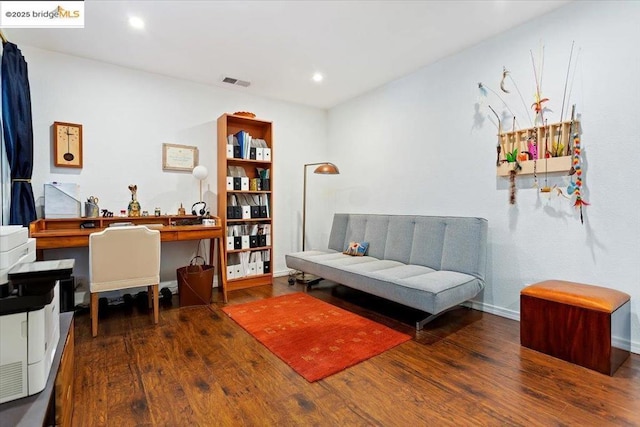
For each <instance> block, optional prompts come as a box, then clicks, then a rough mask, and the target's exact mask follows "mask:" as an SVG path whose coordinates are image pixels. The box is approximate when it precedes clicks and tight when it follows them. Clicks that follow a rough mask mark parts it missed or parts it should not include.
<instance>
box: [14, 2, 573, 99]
mask: <svg viewBox="0 0 640 427" xmlns="http://www.w3.org/2000/svg"><path fill="white" fill-rule="evenodd" d="M567 2H568V1H567V0H547V1H539V0H534V1H528V0H484V1H473V0H470V1H462V0H456V1H451V0H450V1H435V0H431V1H364V0H360V1H292V0H291V1H204V0H201V1H169V0H163V1H160V0H146V1H144V0H143V1H104V0H86V1H85V28H84V29H14V28H12V29H5V30H4V32H5V34H6V36H7V38H8V39H9V40H10V41H12V42H14V43H16V44H17V45H18V46H20V45H21V44H24V45H28V46H34V47H38V48H42V49H47V50H52V51H56V52H61V53H66V54H69V55H75V56H79V57H84V58H91V59H95V60H99V61H104V62H108V63H112V64H118V65H121V66H124V67H129V68H134V69H138V70H144V71H149V72H153V73H158V74H162V75H166V76H172V77H176V78H180V79H185V80H190V81H194V82H199V83H205V84H209V85H215V86H220V87H225V88H228V89H230V90H237V91H242V92H247V93H250V94H253V95H258V96H263V97H267V98H271V99H277V100H283V101H290V102H294V103H298V104H304V105H309V106H314V107H320V108H330V107H333V106H335V105H337V104H339V103H341V102H343V101H346V100H348V99H350V98H353V97H355V96H358V95H360V94H362V93H364V92H367V91H369V90H371V89H373V88H376V87H378V86H380V85H383V84H385V83H387V82H389V81H391V80H394V79H396V78H398V77H401V76H404V75H406V74H409V73H411V72H413V71H415V70H417V69H419V68H421V67H424V66H425V65H428V64H430V63H433V62H435V61H438V60H439V59H441V58H443V57H446V56H448V55H452V54H455V53H457V52H459V51H461V50H463V49H465V48H467V47H469V46H472V45H474V44H477V43H479V42H481V41H482V40H484V39H487V38H489V37H492V36H494V35H496V34H498V33H500V32H503V31H505V30H507V29H509V28H512V27H514V26H517V25H519V24H521V23H523V22H525V21H527V20H530V19H532V18H534V17H537V16H540V15H542V14H544V13H547V12H549V11H551V10H553V9H556V8H558V7H560V6H562V5H563V4H565V3H567ZM132 15H135V16H139V17H140V18H142V19H144V21H145V22H146V27H145V29H144V30H142V31H139V30H134V29H133V28H131V27H129V25H128V22H127V21H128V17H129V16H132ZM27 60H28V58H27ZM316 71H319V72H322V73H323V74H324V75H325V80H324V81H323V82H322V83H321V84H316V83H314V82H312V81H311V76H312V74H313V73H314V72H316ZM225 76H229V77H234V78H238V79H241V80H247V81H250V82H251V86H250V87H248V88H243V87H239V86H231V85H229V84H226V83H221V80H222V78H223V77H225Z"/></svg>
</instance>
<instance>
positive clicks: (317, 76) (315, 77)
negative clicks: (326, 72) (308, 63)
mask: <svg viewBox="0 0 640 427" xmlns="http://www.w3.org/2000/svg"><path fill="white" fill-rule="evenodd" d="M311 79H312V80H313V81H314V82H316V83H320V82H321V81H322V80H323V79H324V76H323V75H322V74H320V73H314V74H313V77H311Z"/></svg>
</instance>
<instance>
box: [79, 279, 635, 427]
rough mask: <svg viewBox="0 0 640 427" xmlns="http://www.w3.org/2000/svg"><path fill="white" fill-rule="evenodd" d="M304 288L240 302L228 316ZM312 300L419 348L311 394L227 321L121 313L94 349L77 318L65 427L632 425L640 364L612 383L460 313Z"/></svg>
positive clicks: (267, 291)
mask: <svg viewBox="0 0 640 427" xmlns="http://www.w3.org/2000/svg"><path fill="white" fill-rule="evenodd" d="M301 290H303V287H302V286H301V285H295V286H291V287H289V286H287V285H286V278H277V279H276V280H275V281H274V285H273V286H262V287H256V288H251V289H247V290H238V291H235V292H234V295H233V298H232V299H231V302H230V304H238V303H241V302H248V301H254V300H257V299H261V298H267V297H270V296H273V295H282V294H286V293H290V292H299V291H301ZM309 294H310V295H312V296H314V297H317V298H320V299H322V300H324V301H327V302H330V303H332V304H334V305H336V306H339V307H341V308H344V309H347V310H350V311H353V312H355V313H357V314H360V315H362V316H365V317H367V318H370V319H372V320H374V321H377V322H380V323H382V324H384V325H386V326H388V327H391V328H393V329H396V330H398V331H400V332H404V333H407V334H410V335H411V336H413V337H414V339H413V340H411V341H408V342H406V343H404V344H403V345H401V346H398V347H395V348H393V349H391V350H389V351H387V352H385V353H383V354H381V355H378V356H376V357H374V358H372V359H369V360H367V361H365V362H362V363H360V364H358V365H356V366H354V367H351V368H349V369H347V370H345V371H343V372H340V373H337V374H335V375H332V376H330V377H327V378H325V379H323V380H320V381H318V382H315V383H308V382H307V381H306V380H305V379H303V378H302V377H301V376H299V375H297V374H296V373H295V372H294V371H293V370H292V369H291V368H289V367H288V366H287V365H286V364H285V363H284V362H282V361H281V360H280V359H278V358H277V357H276V356H275V355H273V354H272V353H271V352H269V351H268V350H267V349H266V348H264V347H263V346H262V345H261V344H260V343H258V342H257V341H256V340H255V339H254V338H252V337H251V336H250V335H249V334H248V333H246V332H245V331H244V330H243V329H241V328H240V327H239V326H238V325H237V324H236V323H235V322H234V321H233V320H231V319H230V318H228V317H227V316H226V315H225V314H224V313H222V311H221V307H222V306H223V303H222V302H221V301H222V294H221V293H217V294H215V295H214V300H216V302H214V303H213V304H211V306H210V307H209V308H207V307H205V306H194V307H186V308H178V303H177V298H174V300H175V301H174V304H173V307H171V308H161V309H160V320H159V324H158V325H153V324H151V323H150V322H149V318H148V314H146V313H138V312H137V311H136V310H134V311H133V313H132V314H125V313H120V312H119V313H116V314H115V315H113V316H111V315H110V316H108V317H107V318H105V319H104V320H103V319H101V320H100V327H101V331H100V335H99V336H98V337H97V338H91V331H90V329H91V328H90V321H89V316H88V314H80V315H78V316H77V317H76V330H75V332H76V354H75V356H76V375H77V376H76V379H75V393H74V396H75V409H74V413H73V425H76V426H102V425H105V426H106V425H109V426H111V425H115V426H119V427H120V426H133V425H154V426H156V425H158V426H165V425H166V426H178V425H221V426H227V425H228V426H237V425H248V426H249V425H251V426H252V425H260V426H263V425H278V426H281V425H287V426H289V425H296V426H297V425H318V426H324V425H331V426H334V425H345V426H346V425H348V426H365V425H366V426H371V425H379V426H382V425H384V426H407V425H438V426H440V425H442V426H448V425H451V426H454V425H455V426H459V425H527V426H531V425H533V426H536V425H568V424H571V425H598V426H602V425H640V356H638V355H635V354H632V355H631V357H630V358H629V359H627V360H626V362H625V363H624V364H623V365H622V366H621V367H620V368H619V369H618V370H617V371H616V373H615V375H614V376H612V377H609V376H605V375H602V374H600V373H598V372H595V371H592V370H589V369H586V368H583V367H580V366H577V365H574V364H571V363H568V362H565V361H562V360H559V359H556V358H554V357H551V356H548V355H545V354H542V353H539V352H537V351H533V350H530V349H528V348H525V347H521V346H520V342H519V340H520V330H519V323H518V322H515V321H512V320H508V319H504V318H501V317H497V316H493V315H490V314H486V313H482V312H478V311H475V310H471V309H466V308H461V309H459V310H454V311H452V312H449V313H446V314H444V315H443V316H442V317H441V318H438V319H436V320H435V321H434V322H432V323H430V324H429V325H427V327H426V328H425V329H424V330H423V331H420V332H419V333H416V331H415V329H414V327H413V326H412V325H413V324H414V322H415V320H417V319H420V318H422V317H424V313H420V312H416V311H415V310H411V309H407V308H404V307H402V306H399V305H397V304H393V303H390V302H385V301H384V300H381V299H379V298H373V297H370V296H367V295H365V294H362V293H360V292H357V291H353V290H349V289H347V288H344V287H341V286H338V287H336V286H335V284H332V283H328V282H327V283H325V282H322V283H321V284H320V286H318V287H317V288H315V289H313V290H311V291H309Z"/></svg>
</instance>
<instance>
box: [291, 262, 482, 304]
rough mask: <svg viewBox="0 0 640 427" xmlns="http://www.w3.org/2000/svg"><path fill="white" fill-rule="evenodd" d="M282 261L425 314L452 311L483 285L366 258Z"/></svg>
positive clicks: (446, 273) (453, 274) (465, 277)
mask: <svg viewBox="0 0 640 427" xmlns="http://www.w3.org/2000/svg"><path fill="white" fill-rule="evenodd" d="M286 260H287V265H288V266H289V267H292V268H296V269H299V270H301V271H305V272H307V273H310V274H313V275H316V276H319V277H323V278H325V279H328V280H332V281H334V282H336V283H342V284H346V285H347V286H349V287H352V288H354V289H359V290H361V291H364V292H367V293H370V294H373V295H377V296H379V297H382V298H387V299H389V300H392V301H396V302H399V303H401V304H404V305H406V306H409V307H413V308H417V309H419V310H423V311H426V312H428V313H439V312H441V311H443V310H446V309H447V308H449V307H453V306H455V305H457V304H459V303H460V301H466V300H468V299H470V298H472V297H473V296H475V295H477V293H478V292H480V291H481V290H482V288H483V283H482V282H481V281H479V280H478V279H477V278H475V277H473V276H471V275H469V274H464V273H458V272H453V271H436V270H433V269H431V268H429V267H424V266H420V265H406V264H403V263H401V262H399V261H392V260H379V259H377V258H374V257H370V256H364V257H352V256H349V255H344V254H342V253H341V252H334V251H324V252H323V251H306V252H297V253H292V254H288V255H286Z"/></svg>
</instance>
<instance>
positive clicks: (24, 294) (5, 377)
mask: <svg viewBox="0 0 640 427" xmlns="http://www.w3.org/2000/svg"><path fill="white" fill-rule="evenodd" d="M28 236H29V233H28V230H27V229H26V228H25V227H22V226H0V404H1V403H4V402H9V401H11V400H15V399H18V398H21V397H25V396H30V395H32V394H35V393H38V392H40V391H42V390H43V389H44V387H45V385H46V383H47V378H48V376H49V370H50V369H51V364H52V363H53V358H54V355H55V352H56V347H57V345H58V340H59V338H60V319H59V313H60V304H59V301H60V298H59V284H58V280H60V279H64V278H68V277H70V276H71V273H72V270H73V263H74V260H59V261H42V262H34V261H35V259H36V253H35V248H36V245H35V243H36V242H35V239H30V238H29V237H28Z"/></svg>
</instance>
